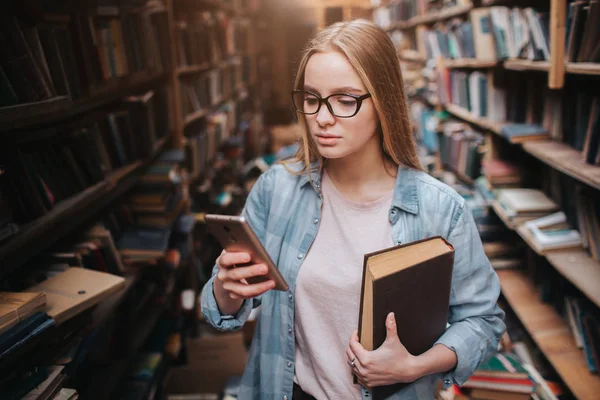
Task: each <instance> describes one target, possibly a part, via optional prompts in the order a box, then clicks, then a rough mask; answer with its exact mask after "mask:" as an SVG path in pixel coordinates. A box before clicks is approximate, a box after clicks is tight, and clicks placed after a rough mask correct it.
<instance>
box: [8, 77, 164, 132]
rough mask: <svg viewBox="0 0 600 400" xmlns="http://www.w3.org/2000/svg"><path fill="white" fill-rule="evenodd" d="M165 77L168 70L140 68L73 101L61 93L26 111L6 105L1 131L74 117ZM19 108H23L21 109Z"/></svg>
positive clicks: (143, 88)
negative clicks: (159, 70) (157, 71)
mask: <svg viewBox="0 0 600 400" xmlns="http://www.w3.org/2000/svg"><path fill="white" fill-rule="evenodd" d="M166 77H167V74H166V73H158V74H157V73H155V72H152V71H140V72H136V73H133V74H131V75H128V76H124V77H121V78H115V79H110V80H108V81H106V82H104V83H103V84H101V85H98V86H96V87H94V88H91V89H90V92H89V96H88V97H85V98H82V99H79V100H75V101H70V100H69V99H66V100H65V98H62V97H61V98H57V99H54V100H48V101H45V102H41V103H35V104H33V105H32V106H31V107H30V108H29V110H27V111H26V110H25V109H24V108H22V107H24V106H15V107H10V108H9V109H13V110H14V112H12V113H10V112H8V111H7V112H4V111H3V110H4V109H3V108H0V115H1V116H0V133H1V134H12V133H14V132H13V131H14V130H16V129H23V128H29V127H32V126H35V125H41V124H48V123H53V122H57V121H60V120H63V119H67V118H72V117H74V116H76V115H79V114H83V113H85V112H88V111H90V110H93V109H95V108H98V107H100V106H102V105H105V104H109V103H112V102H114V101H117V100H119V99H120V98H121V97H124V96H127V95H130V94H133V93H136V92H139V91H143V90H147V89H149V88H152V87H154V86H156V85H157V84H159V83H161V82H163V81H165V79H166ZM38 106H39V107H38ZM34 107H35V108H34ZM19 109H22V110H21V111H19ZM7 110H8V109H7Z"/></svg>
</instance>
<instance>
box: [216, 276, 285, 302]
mask: <svg viewBox="0 0 600 400" xmlns="http://www.w3.org/2000/svg"><path fill="white" fill-rule="evenodd" d="M274 287H275V281H273V280H268V281H265V282H261V283H255V284H252V285H246V284H243V283H240V282H234V281H225V282H223V289H225V290H227V291H228V292H230V293H234V294H236V295H238V296H239V297H240V298H244V299H249V298H252V297H256V296H260V295H261V294H263V293H265V292H266V291H268V290H271V289H273V288H274Z"/></svg>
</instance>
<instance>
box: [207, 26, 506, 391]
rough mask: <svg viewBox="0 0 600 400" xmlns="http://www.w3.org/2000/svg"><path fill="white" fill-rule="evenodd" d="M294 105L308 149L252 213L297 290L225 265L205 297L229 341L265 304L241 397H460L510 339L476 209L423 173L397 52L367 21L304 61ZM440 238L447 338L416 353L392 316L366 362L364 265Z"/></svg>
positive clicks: (336, 33)
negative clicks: (446, 280)
mask: <svg viewBox="0 0 600 400" xmlns="http://www.w3.org/2000/svg"><path fill="white" fill-rule="evenodd" d="M292 96H293V103H294V106H295V108H296V110H297V113H298V118H299V122H300V124H301V126H302V127H303V140H302V144H301V146H300V149H299V151H298V153H297V154H296V156H295V158H294V159H293V160H291V161H289V162H287V163H285V164H283V165H282V164H279V165H276V166H274V167H272V168H271V169H270V170H268V171H267V172H265V173H264V174H263V175H261V177H260V178H259V180H258V181H257V183H256V185H255V186H254V187H253V189H252V191H251V193H250V195H249V197H248V200H247V202H246V206H245V208H244V211H243V215H244V216H245V217H246V218H247V219H248V221H249V222H250V225H251V226H252V228H253V229H254V230H255V232H256V233H257V235H258V237H259V239H260V240H261V242H262V243H263V244H264V246H265V248H266V249H267V251H268V252H269V254H270V256H271V257H272V258H273V260H274V261H275V263H276V264H277V265H278V267H279V269H280V271H281V272H282V273H283V275H284V277H285V279H286V280H287V282H288V283H289V286H290V289H289V291H288V292H281V291H273V290H270V289H272V288H273V282H270V281H269V282H265V283H260V284H252V285H248V284H246V283H245V281H244V279H245V278H249V277H251V276H255V275H261V274H264V273H265V272H266V267H265V266H264V265H252V266H248V267H244V268H232V266H233V265H235V264H241V263H245V262H248V261H250V257H249V255H248V254H246V253H225V252H224V253H223V254H221V256H220V257H219V259H218V260H217V265H216V266H215V269H214V273H213V277H212V279H211V281H210V282H209V283H208V284H207V285H206V286H205V287H204V290H203V292H202V310H203V313H204V315H205V317H206V319H207V320H208V321H209V322H210V323H211V324H212V325H214V326H215V327H216V328H218V329H222V330H235V329H239V328H240V327H241V326H242V325H243V324H244V322H245V321H246V319H247V318H248V315H249V314H250V311H251V310H252V308H253V307H257V306H259V305H261V312H260V319H259V322H258V325H257V328H256V331H255V337H254V340H253V343H252V346H251V349H250V353H249V359H248V364H247V366H246V370H245V372H244V376H243V379H242V384H241V391H240V398H241V399H283V400H286V399H291V398H292V396H294V399H297V398H313V397H314V398H318V399H359V398H361V397H362V398H369V396H370V393H369V392H368V390H367V389H366V388H370V387H375V386H381V385H388V384H392V383H395V382H412V381H415V382H414V383H413V384H411V385H409V386H408V387H406V388H405V389H403V390H401V391H399V392H398V393H396V394H395V395H394V396H393V397H392V398H394V399H432V398H433V396H434V393H435V389H436V382H437V380H438V379H440V378H441V379H442V381H443V385H444V386H445V387H448V386H450V385H451V384H453V383H455V384H459V385H460V384H462V383H463V382H465V381H466V380H467V379H468V378H469V376H470V375H471V374H472V372H473V371H474V370H475V368H476V367H477V366H478V364H479V363H480V362H482V361H483V360H484V359H486V358H488V357H489V356H491V355H492V354H493V353H494V351H495V350H496V347H497V344H498V340H499V338H500V336H501V335H502V334H503V332H504V330H505V326H504V323H503V317H504V314H503V312H502V310H500V309H499V308H498V306H497V305H496V301H497V298H498V296H499V292H500V285H499V282H498V278H497V275H496V274H495V272H494V270H493V269H492V267H491V266H490V263H489V261H488V259H487V257H486V256H485V254H484V252H483V247H482V244H481V241H480V238H479V235H478V232H477V229H476V227H475V224H474V222H473V219H472V216H471V214H470V212H469V210H468V209H467V207H466V205H465V201H464V200H463V199H462V198H461V197H460V196H459V195H458V194H457V193H456V192H455V191H454V190H452V189H451V188H449V187H448V186H446V185H444V184H442V183H441V182H439V181H437V180H436V179H434V178H432V177H430V176H429V175H428V174H426V173H425V172H422V171H421V168H420V166H419V162H418V159H417V155H416V150H415V142H414V140H413V137H412V135H411V131H410V128H409V121H408V110H407V104H406V99H405V94H404V83H403V81H402V75H401V73H400V66H399V63H398V59H397V56H396V51H395V48H394V45H393V44H392V42H391V40H390V39H389V38H388V36H387V35H386V33H385V32H384V31H382V30H381V29H379V28H378V27H377V26H375V25H374V24H372V23H370V22H367V21H364V20H357V21H352V22H344V23H337V24H335V25H332V26H330V27H328V28H327V29H325V30H323V31H321V32H320V33H318V34H317V35H316V37H315V38H314V39H313V40H312V41H311V42H310V43H309V45H308V47H307V49H306V50H305V52H304V56H303V58H302V61H301V63H300V67H299V71H298V75H297V78H296V83H295V90H294V92H293V95H292ZM435 235H441V236H443V237H444V238H446V239H447V240H448V241H449V242H450V243H451V244H452V245H453V246H454V249H455V265H454V272H453V278H452V290H451V299H450V312H449V320H448V323H449V327H448V329H447V330H446V332H445V333H444V334H443V335H442V336H441V337H440V338H439V340H438V341H437V342H436V344H435V345H434V346H433V347H432V348H431V349H430V350H429V351H427V352H425V353H424V354H420V355H416V354H410V353H409V352H408V351H407V350H406V349H405V348H404V346H403V345H402V343H401V342H400V340H399V339H398V336H397V334H396V324H402V321H396V320H395V319H394V315H392V314H390V315H389V316H388V318H387V320H386V327H387V329H388V337H387V339H386V341H385V342H384V344H383V345H382V346H381V347H380V348H378V349H376V350H374V351H367V350H365V349H364V348H363V347H362V346H361V345H360V344H359V343H358V341H357V333H356V329H357V326H358V310H359V300H360V287H361V278H362V266H363V255H364V254H365V253H368V252H372V251H376V250H380V249H383V248H386V247H389V246H392V245H395V244H399V243H408V242H411V241H414V240H419V239H423V238H427V237H431V236H435ZM353 375H356V376H357V377H358V378H359V382H360V383H361V385H359V384H354V382H353ZM311 396H312V397H311Z"/></svg>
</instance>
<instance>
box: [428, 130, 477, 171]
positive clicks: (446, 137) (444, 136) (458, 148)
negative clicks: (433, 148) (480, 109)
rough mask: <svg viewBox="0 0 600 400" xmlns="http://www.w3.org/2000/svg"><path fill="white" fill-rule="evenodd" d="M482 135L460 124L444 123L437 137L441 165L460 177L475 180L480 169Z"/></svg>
mask: <svg viewBox="0 0 600 400" xmlns="http://www.w3.org/2000/svg"><path fill="white" fill-rule="evenodd" d="M483 143H484V138H483V135H482V134H481V133H480V132H477V131H474V130H472V129H471V128H470V127H469V126H468V125H466V124H464V123H461V122H451V123H449V122H446V123H445V124H444V127H443V131H442V133H441V134H440V135H439V144H438V148H439V154H440V158H441V161H442V164H443V165H444V166H446V167H447V168H449V169H450V170H452V171H454V172H456V173H458V174H459V175H460V176H463V177H467V178H469V179H475V178H477V177H478V176H479V174H480V169H481V146H482V145H483Z"/></svg>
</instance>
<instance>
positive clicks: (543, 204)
mask: <svg viewBox="0 0 600 400" xmlns="http://www.w3.org/2000/svg"><path fill="white" fill-rule="evenodd" d="M497 198H498V202H499V203H500V204H501V205H502V207H503V209H504V210H505V212H506V214H507V215H508V216H509V218H515V217H531V218H537V217H542V216H545V215H548V214H550V213H552V212H554V211H557V210H558V205H557V204H556V203H555V202H554V201H552V200H551V199H549V198H548V197H547V196H546V195H545V194H544V193H543V192H542V191H540V190H537V189H528V188H518V189H517V188H515V189H513V188H508V189H499V190H498V191H497Z"/></svg>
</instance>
